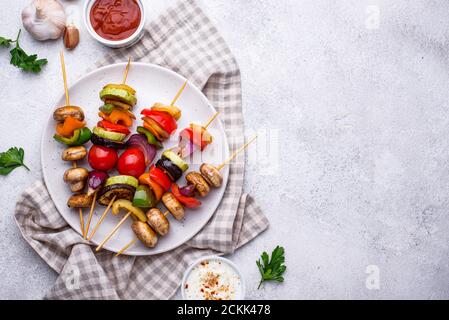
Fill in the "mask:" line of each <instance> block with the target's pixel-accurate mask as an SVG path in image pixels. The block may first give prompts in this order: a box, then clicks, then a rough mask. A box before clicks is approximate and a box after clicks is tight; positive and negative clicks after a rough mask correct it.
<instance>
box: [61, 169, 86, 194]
mask: <svg viewBox="0 0 449 320" xmlns="http://www.w3.org/2000/svg"><path fill="white" fill-rule="evenodd" d="M88 176H89V171H87V169H86V168H70V169H68V170H67V171H66V172H65V173H64V181H65V182H66V183H68V184H69V185H70V190H72V192H80V191H82V190H83V189H84V187H85V186H86V181H87V177H88Z"/></svg>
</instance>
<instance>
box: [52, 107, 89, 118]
mask: <svg viewBox="0 0 449 320" xmlns="http://www.w3.org/2000/svg"><path fill="white" fill-rule="evenodd" d="M67 117H73V118H75V119H77V120H79V121H83V120H84V112H83V109H81V108H80V107H76V106H64V107H59V108H57V109H56V110H55V111H54V112H53V119H55V121H57V122H64V121H65V119H66V118H67Z"/></svg>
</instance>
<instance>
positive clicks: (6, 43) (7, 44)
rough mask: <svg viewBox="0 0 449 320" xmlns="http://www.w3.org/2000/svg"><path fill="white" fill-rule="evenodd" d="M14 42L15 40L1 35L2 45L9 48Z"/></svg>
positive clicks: (0, 44)
mask: <svg viewBox="0 0 449 320" xmlns="http://www.w3.org/2000/svg"><path fill="white" fill-rule="evenodd" d="M13 42H14V41H12V40H11V39H6V38H3V37H1V36H0V47H5V48H8V47H9V46H10V45H11V43H13Z"/></svg>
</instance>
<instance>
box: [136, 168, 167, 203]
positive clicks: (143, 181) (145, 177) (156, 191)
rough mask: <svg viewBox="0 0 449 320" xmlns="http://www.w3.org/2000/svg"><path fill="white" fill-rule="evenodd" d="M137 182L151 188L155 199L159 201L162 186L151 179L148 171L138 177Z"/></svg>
mask: <svg viewBox="0 0 449 320" xmlns="http://www.w3.org/2000/svg"><path fill="white" fill-rule="evenodd" d="M139 182H140V183H141V184H144V185H147V186H150V188H151V190H152V191H153V192H154V196H155V197H156V200H157V201H158V202H159V201H160V200H161V198H162V195H163V194H164V192H165V191H164V188H162V187H161V186H160V185H159V184H158V183H157V182H155V181H153V180H151V178H150V174H149V173H148V172H146V173H144V174H143V175H141V176H140V177H139Z"/></svg>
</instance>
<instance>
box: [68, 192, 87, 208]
mask: <svg viewBox="0 0 449 320" xmlns="http://www.w3.org/2000/svg"><path fill="white" fill-rule="evenodd" d="M92 200H93V197H92V196H89V195H87V194H85V193H82V194H74V195H73V196H71V197H70V198H69V200H68V201H67V205H68V206H69V207H70V208H90V206H91V205H92Z"/></svg>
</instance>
